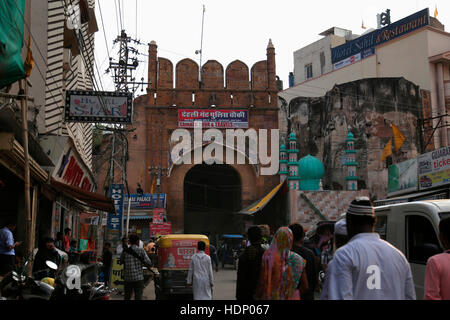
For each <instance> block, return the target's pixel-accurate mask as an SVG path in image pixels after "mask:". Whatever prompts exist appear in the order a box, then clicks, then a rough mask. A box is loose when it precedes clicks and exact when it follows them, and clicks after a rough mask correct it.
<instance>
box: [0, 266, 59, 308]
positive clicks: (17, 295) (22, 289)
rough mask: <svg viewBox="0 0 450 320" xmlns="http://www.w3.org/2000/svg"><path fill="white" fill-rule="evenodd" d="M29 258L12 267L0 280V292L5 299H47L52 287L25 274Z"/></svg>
mask: <svg viewBox="0 0 450 320" xmlns="http://www.w3.org/2000/svg"><path fill="white" fill-rule="evenodd" d="M28 266H29V259H27V260H26V261H25V263H24V264H23V265H20V266H18V267H16V268H14V270H13V271H11V272H10V273H9V274H8V275H7V276H6V277H5V278H4V279H3V280H2V281H1V282H0V292H1V295H2V297H3V298H6V299H7V300H49V299H50V297H51V295H52V292H53V290H54V288H53V287H52V286H51V285H49V284H47V283H44V282H41V281H36V280H34V279H33V278H31V277H29V276H28V275H27V269H28Z"/></svg>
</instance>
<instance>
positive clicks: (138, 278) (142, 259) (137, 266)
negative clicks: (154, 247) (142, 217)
mask: <svg viewBox="0 0 450 320" xmlns="http://www.w3.org/2000/svg"><path fill="white" fill-rule="evenodd" d="M129 240H130V244H131V246H130V247H129V248H124V250H123V252H122V254H121V256H120V261H121V263H122V264H123V278H124V282H125V283H124V291H125V295H124V300H130V299H131V294H132V292H134V297H135V298H134V299H135V300H142V294H143V291H144V287H145V285H144V272H143V269H142V267H143V266H146V267H147V269H148V270H151V269H150V268H151V266H152V262H151V260H150V259H149V257H148V256H147V253H146V252H145V250H144V249H143V248H139V237H138V236H137V235H131V236H130V239H129Z"/></svg>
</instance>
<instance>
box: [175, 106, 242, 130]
mask: <svg viewBox="0 0 450 320" xmlns="http://www.w3.org/2000/svg"><path fill="white" fill-rule="evenodd" d="M196 122H200V123H201V124H202V128H224V129H226V128H238V129H246V128H248V110H237V109H231V110H215V109H214V110H206V109H179V110H178V126H179V127H180V128H194V124H195V123H196Z"/></svg>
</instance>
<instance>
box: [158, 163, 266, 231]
mask: <svg viewBox="0 0 450 320" xmlns="http://www.w3.org/2000/svg"><path fill="white" fill-rule="evenodd" d="M218 177H222V178H221V179H220V181H214V179H218ZM167 179H168V181H167V183H166V184H165V187H166V192H167V212H168V214H169V219H170V221H171V222H172V232H174V233H197V232H200V233H201V232H205V231H209V232H210V233H211V235H212V234H213V233H215V232H222V231H223V232H230V233H231V232H237V233H242V232H244V230H243V227H244V226H243V225H242V217H241V216H239V215H236V214H234V215H232V214H231V212H233V210H234V212H237V211H239V210H240V209H242V207H245V206H247V205H250V204H251V203H252V202H254V201H255V199H254V198H255V194H258V186H257V180H258V177H257V175H256V173H255V169H254V167H253V166H252V165H248V164H243V165H237V164H236V165H194V164H182V165H177V166H174V167H173V169H172V171H171V174H170V177H167ZM202 181H203V182H202ZM186 182H187V183H186ZM199 185H202V186H199ZM233 185H234V186H236V189H234V190H233V191H234V192H233V191H232V190H231V189H232V187H231V186H233ZM186 186H188V188H187V189H188V190H185V188H186ZM225 186H229V187H225ZM196 187H197V188H196ZM202 188H203V192H205V188H206V190H210V192H209V193H207V194H206V197H208V194H209V195H210V196H213V197H215V199H216V203H223V204H225V205H226V207H225V209H223V208H221V207H220V206H219V205H218V204H214V203H213V201H211V200H210V201H208V200H207V199H204V195H202V196H197V197H196V196H195V192H200V191H201V190H202ZM215 191H218V192H215ZM219 194H220V195H221V197H223V199H220V198H219ZM225 195H227V197H228V196H231V197H235V198H234V199H235V200H234V202H232V204H228V203H226V202H220V201H223V200H224V199H225ZM211 199H214V198H211ZM202 201H203V203H205V201H206V203H207V205H206V206H205V205H202V204H201V203H202ZM186 204H188V206H187V207H186ZM202 207H210V208H211V209H212V210H211V211H208V210H206V209H205V208H202ZM196 208H197V209H203V210H197V211H196V210H195V209H196ZM196 214H197V216H196ZM225 216H227V218H225ZM220 217H222V218H220ZM201 218H205V221H203V220H201ZM214 218H215V219H214ZM199 219H200V222H198V224H197V225H196V221H198V220H199ZM218 219H219V220H220V219H222V220H220V221H219V220H218ZM219 225H220V228H219ZM204 228H207V229H205V230H203V229H204ZM208 228H212V229H208ZM213 230H214V232H213Z"/></svg>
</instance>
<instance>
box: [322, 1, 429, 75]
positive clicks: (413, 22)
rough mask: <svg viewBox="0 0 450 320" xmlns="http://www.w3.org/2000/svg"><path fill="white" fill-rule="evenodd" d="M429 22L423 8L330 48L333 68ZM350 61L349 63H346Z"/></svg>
mask: <svg viewBox="0 0 450 320" xmlns="http://www.w3.org/2000/svg"><path fill="white" fill-rule="evenodd" d="M429 24H430V14H429V10H428V8H427V9H424V10H422V11H419V12H416V13H414V14H412V15H410V16H408V17H406V18H403V19H401V20H399V21H396V22H394V23H392V24H390V25H388V26H386V27H384V28H381V29H377V30H375V31H372V32H370V33H368V34H366V35H363V36H361V37H358V38H356V39H354V40H351V41H348V42H347V43H345V44H343V45H340V46H338V47H336V48H332V49H331V61H332V63H333V64H334V69H335V70H336V69H339V68H342V67H344V66H346V65H348V64H351V63H354V62H358V61H359V60H361V59H364V58H367V57H369V56H370V55H372V54H375V47H377V46H379V45H381V44H383V43H385V42H388V41H391V40H394V39H396V38H398V37H401V36H403V35H405V34H408V33H410V32H413V31H415V30H418V29H420V28H422V27H425V26H428V25H429ZM348 61H350V63H348Z"/></svg>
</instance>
